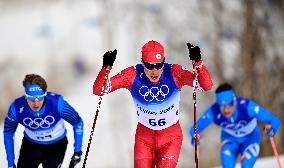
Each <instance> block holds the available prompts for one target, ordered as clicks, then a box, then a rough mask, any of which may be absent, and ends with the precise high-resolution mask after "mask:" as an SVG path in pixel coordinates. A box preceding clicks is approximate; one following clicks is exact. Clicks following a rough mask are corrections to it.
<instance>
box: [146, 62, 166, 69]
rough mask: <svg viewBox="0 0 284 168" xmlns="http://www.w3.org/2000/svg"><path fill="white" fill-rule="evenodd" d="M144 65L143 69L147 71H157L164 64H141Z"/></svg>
mask: <svg viewBox="0 0 284 168" xmlns="http://www.w3.org/2000/svg"><path fill="white" fill-rule="evenodd" d="M143 63H144V65H145V67H146V68H147V69H149V70H152V69H154V68H155V69H157V70H159V69H161V68H162V67H163V65H164V62H160V63H156V64H150V63H148V62H143Z"/></svg>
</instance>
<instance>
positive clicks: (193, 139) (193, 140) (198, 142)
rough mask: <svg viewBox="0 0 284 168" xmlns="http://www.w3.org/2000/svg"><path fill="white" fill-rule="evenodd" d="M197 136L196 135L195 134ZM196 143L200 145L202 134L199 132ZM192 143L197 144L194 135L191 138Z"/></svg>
mask: <svg viewBox="0 0 284 168" xmlns="http://www.w3.org/2000/svg"><path fill="white" fill-rule="evenodd" d="M194 136H195V135H194ZM196 137H197V138H196V144H197V145H200V141H199V139H200V135H199V134H196ZM191 144H192V145H193V146H195V138H194V137H192V138H191Z"/></svg>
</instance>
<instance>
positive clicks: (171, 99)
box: [131, 63, 180, 130]
mask: <svg viewBox="0 0 284 168" xmlns="http://www.w3.org/2000/svg"><path fill="white" fill-rule="evenodd" d="M131 95H132V98H133V101H134V104H135V107H136V111H137V118H138V122H139V123H141V124H143V125H144V126H146V127H148V128H150V129H152V130H162V129H165V128H167V127H170V126H171V125H173V124H175V123H176V122H177V121H178V120H179V100H180V90H179V89H178V88H177V86H176V84H175V82H174V79H173V76H172V74H171V64H167V63H165V64H164V69H163V73H162V76H161V78H160V82H159V83H157V84H153V83H151V82H150V81H149V80H148V78H147V76H146V75H145V73H144V69H143V66H142V65H141V64H137V65H136V78H135V80H134V83H133V86H132V90H131Z"/></svg>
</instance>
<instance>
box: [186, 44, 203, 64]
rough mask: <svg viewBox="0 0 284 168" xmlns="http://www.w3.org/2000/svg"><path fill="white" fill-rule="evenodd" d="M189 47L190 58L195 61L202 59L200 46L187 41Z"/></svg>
mask: <svg viewBox="0 0 284 168" xmlns="http://www.w3.org/2000/svg"><path fill="white" fill-rule="evenodd" d="M187 48H188V52H189V58H190V60H194V61H195V62H198V61H199V60H201V54H200V48H199V47H198V46H193V45H192V44H190V43H187Z"/></svg>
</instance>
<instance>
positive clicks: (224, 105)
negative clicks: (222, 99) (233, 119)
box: [220, 101, 234, 111]
mask: <svg viewBox="0 0 284 168" xmlns="http://www.w3.org/2000/svg"><path fill="white" fill-rule="evenodd" d="M233 105H234V101H232V102H231V103H227V104H221V105H220V109H221V111H223V110H225V108H232V107H233Z"/></svg>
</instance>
